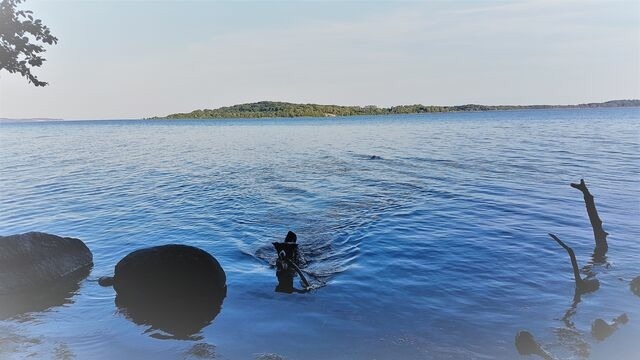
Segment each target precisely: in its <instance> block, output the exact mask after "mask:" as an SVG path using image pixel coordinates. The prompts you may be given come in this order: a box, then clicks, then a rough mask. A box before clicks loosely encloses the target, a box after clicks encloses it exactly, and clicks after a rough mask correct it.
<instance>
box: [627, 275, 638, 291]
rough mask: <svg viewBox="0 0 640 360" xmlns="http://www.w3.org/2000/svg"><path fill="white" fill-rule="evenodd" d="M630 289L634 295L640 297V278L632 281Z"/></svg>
mask: <svg viewBox="0 0 640 360" xmlns="http://www.w3.org/2000/svg"><path fill="white" fill-rule="evenodd" d="M629 287H630V288H631V291H632V292H633V293H634V294H636V295H637V296H640V276H636V277H635V278H633V280H631V284H629Z"/></svg>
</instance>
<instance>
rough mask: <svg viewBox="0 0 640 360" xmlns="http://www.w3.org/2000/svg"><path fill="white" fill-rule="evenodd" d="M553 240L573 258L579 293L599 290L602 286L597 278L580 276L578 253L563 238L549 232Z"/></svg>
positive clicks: (572, 262) (574, 274)
mask: <svg viewBox="0 0 640 360" xmlns="http://www.w3.org/2000/svg"><path fill="white" fill-rule="evenodd" d="M549 236H551V238H552V239H553V240H555V241H556V242H557V243H558V244H560V246H562V247H563V248H564V249H565V250H566V251H567V253H568V254H569V258H571V266H572V267H573V276H574V278H575V281H576V291H577V293H578V294H583V293H587V292H592V291H596V290H598V288H599V287H600V282H599V281H598V280H597V279H583V278H582V277H580V270H579V268H578V261H577V260H576V255H575V253H574V252H573V249H571V248H570V247H569V246H567V244H565V243H564V242H562V240H560V239H558V237H557V236H555V235H554V234H551V233H550V234H549Z"/></svg>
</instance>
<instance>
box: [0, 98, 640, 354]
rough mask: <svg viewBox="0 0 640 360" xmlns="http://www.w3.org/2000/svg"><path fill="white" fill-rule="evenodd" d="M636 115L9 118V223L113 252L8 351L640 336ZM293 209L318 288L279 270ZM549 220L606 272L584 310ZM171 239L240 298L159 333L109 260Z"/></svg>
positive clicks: (384, 345)
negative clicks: (617, 323)
mask: <svg viewBox="0 0 640 360" xmlns="http://www.w3.org/2000/svg"><path fill="white" fill-rule="evenodd" d="M639 120H640V109H637V108H635V109H588V110H587V109H585V110H546V111H512V112H511V111H509V112H479V113H457V114H431V115H411V116H385V117H351V118H335V119H295V120H292V119H274V120H237V121H236V120H234V121H231V120H229V121H226V120H225V121H117V120H114V121H86V122H83V121H80V122H51V123H5V124H0V234H2V235H8V234H14V233H22V232H27V231H43V232H49V233H54V234H59V235H63V236H72V237H77V238H80V239H82V240H84V241H85V242H86V243H87V245H88V246H89V247H90V248H91V250H92V251H93V253H94V263H95V266H94V268H93V271H92V273H91V274H90V275H89V277H88V278H87V280H85V281H83V282H82V283H81V284H80V288H79V289H78V290H77V291H76V292H75V293H74V294H72V296H71V298H70V300H69V301H68V303H67V304H65V305H63V306H57V307H52V308H50V309H48V310H46V311H43V312H34V313H30V314H26V315H22V316H18V317H15V318H11V319H6V320H4V321H0V355H1V356H0V357H2V358H5V357H6V358H22V357H25V356H33V357H35V358H51V357H52V356H53V357H58V358H73V356H75V357H76V358H78V359H113V358H123V359H124V358H154V359H176V358H178V359H180V358H221V359H252V358H271V359H276V358H277V357H276V355H275V354H277V355H279V356H281V357H282V358H286V359H494V358H498V359H513V358H518V357H519V355H518V354H517V352H516V350H515V347H514V336H515V334H516V333H517V332H518V331H519V330H522V329H527V330H529V331H531V332H532V333H533V334H534V335H535V337H536V338H537V339H538V340H539V341H540V342H541V343H542V344H543V345H544V346H545V347H546V348H547V349H548V350H549V351H550V352H552V353H554V354H556V355H557V356H558V357H560V358H562V359H581V358H584V356H585V354H586V353H589V354H590V355H591V358H594V359H610V358H617V359H631V358H634V357H633V356H632V354H637V353H640V344H639V343H638V341H637V340H638V338H639V336H640V298H638V297H637V296H635V295H633V293H632V292H631V291H630V290H629V281H630V280H631V279H632V278H633V277H635V276H638V275H640V268H639V267H638V264H639V263H640V122H639ZM372 155H376V156H379V157H381V159H377V160H371V159H370V157H371V156H372ZM580 178H585V179H586V181H587V184H588V185H589V188H590V190H591V192H592V193H593V194H594V195H595V198H596V205H597V207H598V210H599V212H600V217H601V218H602V219H603V222H604V228H605V230H607V231H608V232H609V233H610V234H611V235H610V236H609V244H610V250H609V253H608V257H607V263H606V264H591V263H590V261H591V258H590V255H591V253H592V251H593V235H592V230H591V227H590V224H589V220H588V218H587V214H586V211H585V208H584V202H583V200H582V195H581V193H580V192H579V191H578V190H575V189H572V188H571V187H569V183H570V182H576V181H579V180H580ZM288 230H293V231H295V232H296V233H297V234H298V242H299V243H300V244H301V246H302V249H303V252H304V254H305V257H306V259H307V262H308V263H307V267H306V269H305V271H306V272H307V274H308V275H309V278H310V279H311V280H312V282H313V283H314V284H315V285H316V286H317V289H315V290H313V291H312V292H310V293H306V294H291V295H289V294H282V293H276V292H274V288H275V285H276V277H275V271H274V268H273V267H272V265H271V264H272V263H273V260H274V257H275V252H274V251H273V250H272V249H271V247H270V243H271V242H272V241H277V240H281V239H283V238H284V235H285V234H286V232H287V231H288ZM548 232H553V233H556V234H557V235H558V236H559V237H560V238H561V239H563V240H564V241H565V242H567V243H568V244H569V245H571V246H572V247H573V248H574V250H575V252H576V255H577V257H578V262H579V264H580V266H586V267H587V269H588V270H589V271H590V272H592V273H594V274H595V275H596V277H597V278H598V279H599V280H600V282H601V288H600V290H599V291H597V292H595V293H592V294H587V295H584V296H582V299H581V302H580V303H579V304H577V306H576V308H575V309H574V311H571V305H572V299H573V292H574V290H573V289H574V285H573V277H572V272H571V266H570V263H569V259H568V256H567V254H566V253H565V252H564V250H562V249H561V248H560V247H559V246H558V245H557V244H556V243H555V242H554V241H553V240H552V239H550V238H549V237H548V236H547V233H548ZM168 243H183V244H191V245H195V246H199V247H201V248H203V249H205V250H207V251H209V252H210V253H212V254H214V255H215V256H216V258H217V259H218V260H219V262H220V263H221V264H222V266H223V267H224V269H225V271H226V273H227V279H228V280H227V284H228V287H229V290H228V296H227V298H226V299H225V301H224V304H223V308H222V311H221V312H220V314H219V315H218V316H217V317H216V318H215V320H214V321H213V322H212V323H211V324H210V325H209V326H207V327H205V328H203V329H202V330H201V331H200V332H199V333H197V334H194V336H193V337H192V338H191V339H189V340H176V339H158V338H157V337H156V336H154V335H157V332H158V330H157V329H153V328H149V326H145V325H137V324H135V323H133V322H131V321H129V320H128V319H127V318H126V317H125V316H123V315H122V314H121V313H119V312H118V311H117V309H116V306H115V305H114V297H115V294H114V291H113V289H111V288H102V287H100V286H98V284H97V283H96V282H95V279H97V278H98V277H99V276H102V275H110V274H112V272H113V267H114V265H115V264H116V263H117V262H118V260H120V259H121V258H122V257H123V256H125V255H126V254H127V253H129V252H130V251H132V250H134V249H137V248H141V247H145V246H151V245H158V244H168ZM567 311H569V315H568V316H567V317H565V313H566V312H567ZM621 313H627V315H628V316H629V318H630V321H629V323H627V324H626V325H624V326H622V327H621V328H620V329H619V330H618V331H617V332H616V333H615V334H614V335H612V336H611V337H610V338H608V339H607V340H605V341H603V342H598V341H596V340H595V339H593V337H592V336H591V334H590V327H591V323H592V321H593V320H595V319H596V318H603V319H605V320H607V321H611V319H613V318H614V317H616V316H618V315H620V314H621ZM563 317H565V319H564V320H563Z"/></svg>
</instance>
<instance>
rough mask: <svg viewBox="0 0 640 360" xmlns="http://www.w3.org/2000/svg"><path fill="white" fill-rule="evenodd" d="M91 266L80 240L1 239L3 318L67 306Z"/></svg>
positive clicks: (48, 237)
mask: <svg viewBox="0 0 640 360" xmlns="http://www.w3.org/2000/svg"><path fill="white" fill-rule="evenodd" d="M92 264H93V256H92V255H91V251H90V250H89V248H87V246H86V245H85V244H84V243H83V242H82V241H81V240H78V239H73V238H66V237H65V238H63V237H60V236H56V235H50V234H45V233H38V232H30V233H26V234H19V235H10V236H0V318H5V317H9V316H14V315H17V314H20V313H24V312H30V311H42V310H45V309H47V308H50V307H52V306H58V305H62V304H65V303H68V302H69V301H70V298H71V297H72V296H73V294H74V293H75V292H76V291H77V290H78V288H79V286H80V285H79V282H80V281H82V280H84V279H85V278H86V277H87V276H88V275H89V272H90V271H91V265H92Z"/></svg>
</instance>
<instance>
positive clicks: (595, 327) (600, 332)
mask: <svg viewBox="0 0 640 360" xmlns="http://www.w3.org/2000/svg"><path fill="white" fill-rule="evenodd" d="M628 321H629V317H628V316H627V314H622V315H620V316H618V317H617V318H615V319H613V323H612V324H608V323H607V322H606V321H604V320H602V319H596V320H594V321H593V324H591V335H593V337H594V338H596V339H597V340H599V341H602V340H604V339H606V338H608V337H609V336H611V334H613V333H614V332H615V331H616V330H617V329H618V327H619V326H620V325H623V324H626V323H627V322H628Z"/></svg>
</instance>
